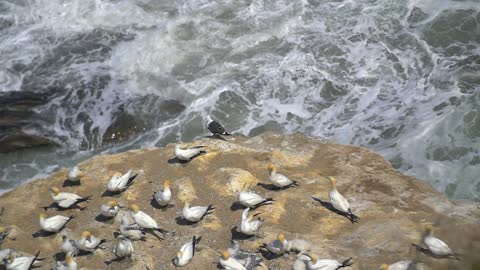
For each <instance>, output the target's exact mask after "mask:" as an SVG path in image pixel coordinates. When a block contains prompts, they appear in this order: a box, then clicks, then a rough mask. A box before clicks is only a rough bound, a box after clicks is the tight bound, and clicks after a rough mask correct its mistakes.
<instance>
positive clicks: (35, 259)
mask: <svg viewBox="0 0 480 270" xmlns="http://www.w3.org/2000/svg"><path fill="white" fill-rule="evenodd" d="M38 256H40V250H39V251H37V253H35V256H34V257H33V260H32V262H31V263H30V266H29V267H28V268H27V269H31V268H32V267H33V264H34V263H35V261H37V260H38Z"/></svg>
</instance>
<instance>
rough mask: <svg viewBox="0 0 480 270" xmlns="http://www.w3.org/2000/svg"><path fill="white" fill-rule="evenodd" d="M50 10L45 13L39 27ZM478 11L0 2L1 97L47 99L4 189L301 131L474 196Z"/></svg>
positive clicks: (478, 188) (477, 192)
mask: <svg viewBox="0 0 480 270" xmlns="http://www.w3.org/2000/svg"><path fill="white" fill-rule="evenodd" d="M44 14H50V15H49V16H44ZM479 29H480V15H479V6H478V1H473V0H472V1H449V0H441V1H414V0H410V1H406V0H405V1H322V0H310V1H269V0H254V1H248V2H246V1H229V0H223V1H209V0H202V1H198V0H197V1H193V0H177V1H153V0H151V1H149V0H142V1H140V0H126V1H107V0H77V1H67V2H65V1H61V0H48V1H47V0H22V1H15V2H13V1H10V2H2V3H0V34H2V35H3V36H4V37H5V38H4V39H2V40H1V41H0V53H1V55H2V56H1V57H0V91H4V92H5V91H32V92H34V93H36V94H38V95H41V96H44V97H48V98H47V100H48V102H46V103H45V104H40V105H38V106H35V107H34V108H33V109H32V110H33V111H34V113H35V114H34V116H33V120H32V124H29V125H26V126H24V127H23V128H22V130H24V131H25V132H27V133H28V134H33V135H35V136H40V137H45V138H48V139H49V140H52V141H53V142H55V143H56V144H57V145H58V147H53V148H42V149H30V150H29V149H27V150H21V151H18V152H13V153H8V154H0V157H1V158H2V164H0V170H1V171H2V174H1V177H0V184H1V186H0V188H3V189H8V188H11V187H13V186H15V185H16V184H18V183H20V182H22V181H25V180H26V179H33V178H37V177H43V176H45V175H46V174H48V173H50V172H53V171H55V170H57V169H59V168H62V167H68V166H71V165H72V164H75V163H77V162H79V161H81V160H84V159H86V158H88V157H90V156H92V155H95V154H99V153H111V152H117V151H123V150H128V149H132V148H139V147H151V146H161V145H165V144H166V143H170V142H175V141H190V140H193V139H195V138H198V137H200V136H203V135H204V134H206V132H207V131H206V128H205V124H206V123H205V121H206V120H205V119H206V115H207V114H212V115H213V116H214V117H215V118H217V119H218V120H220V121H221V122H223V124H224V125H225V127H226V128H227V129H228V130H230V131H233V132H236V133H242V134H246V135H255V134H259V133H260V132H262V131H266V130H272V131H275V132H282V133H293V132H303V133H306V134H310V135H313V136H319V137H325V138H329V139H332V140H335V141H337V142H340V143H349V144H355V145H360V146H366V147H368V148H371V149H374V150H376V151H378V152H380V153H381V154H382V155H383V156H384V157H385V158H386V159H388V160H389V161H390V162H391V163H392V165H393V166H394V167H395V168H397V169H399V170H400V171H402V172H404V173H407V174H409V175H413V176H416V177H418V178H420V179H424V180H426V181H428V182H430V183H431V184H432V185H433V186H435V187H436V188H437V189H438V190H440V191H442V192H445V193H446V194H447V195H448V196H449V197H451V198H479V197H480V184H479V183H478V180H477V176H478V175H479V174H480V153H479V152H478V151H479V150H478V147H477V146H478V145H479V139H480V117H479V116H478V115H479V112H480V98H479V94H478V93H479V90H480V83H479V82H480V76H479V75H478V74H480V73H479V69H480V57H478V55H479V54H480V46H479V44H480V40H479V39H478V37H479V36H480V32H479Z"/></svg>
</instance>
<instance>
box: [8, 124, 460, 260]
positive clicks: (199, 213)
mask: <svg viewBox="0 0 480 270" xmlns="http://www.w3.org/2000/svg"><path fill="white" fill-rule="evenodd" d="M207 128H208V129H209V130H210V131H211V132H212V133H213V134H214V136H220V135H230V134H229V133H228V132H227V131H226V130H225V128H223V126H222V125H221V124H220V123H218V122H217V121H214V120H212V119H211V117H210V116H208V124H207ZM205 148H206V147H205V146H193V147H192V146H189V145H188V144H177V145H176V146H175V157H176V159H178V160H179V161H186V162H188V161H191V160H192V159H193V158H195V157H197V156H199V155H202V154H204V153H206V151H205ZM267 169H268V171H269V180H270V182H271V183H272V184H273V185H274V186H275V187H277V189H278V190H283V189H287V188H290V187H294V186H298V185H299V184H298V183H297V182H296V181H293V180H291V179H290V178H289V177H287V176H285V175H283V174H281V173H279V172H278V170H277V167H276V166H275V165H273V164H271V165H269V166H268V167H267ZM83 176H85V172H84V171H83V170H81V169H79V168H78V167H77V166H75V167H73V168H72V169H71V170H70V171H69V173H68V180H69V181H72V182H77V183H79V184H80V180H81V179H82V177H83ZM134 178H135V175H134V174H133V172H132V171H131V170H129V171H128V172H127V173H125V174H120V173H115V174H114V175H113V176H112V177H111V178H110V180H109V181H108V183H107V190H108V191H109V192H113V193H121V192H123V191H125V190H126V189H127V188H128V187H129V186H130V185H132V184H133V182H134V181H133V179H134ZM328 180H329V181H330V184H331V190H330V192H329V193H328V195H329V198H330V203H331V206H332V207H333V208H335V210H336V211H339V212H340V213H342V214H343V215H344V216H345V217H347V218H348V219H349V220H350V221H351V222H352V223H356V222H359V220H360V219H359V218H358V217H357V216H356V215H355V214H353V213H352V210H351V209H350V206H349V203H348V201H347V200H346V199H345V198H344V197H343V196H342V195H341V194H340V192H339V191H338V190H337V188H336V179H335V178H334V177H328ZM50 193H51V197H52V200H53V202H54V203H55V204H56V206H57V207H58V208H62V209H69V208H72V207H77V208H79V209H80V210H82V209H84V207H81V206H80V205H81V204H83V203H88V201H89V200H90V198H91V197H90V196H88V197H82V196H79V195H77V194H74V193H68V192H61V191H60V190H59V189H58V188H56V187H52V188H50ZM153 198H154V200H155V201H156V202H157V203H158V204H159V205H160V206H162V207H165V206H168V205H169V203H170V202H171V201H172V191H171V189H170V180H165V181H164V183H163V187H162V188H161V189H160V190H159V191H158V192H156V193H154V194H153ZM238 203H239V204H241V205H243V206H244V207H245V209H244V210H243V212H242V217H241V222H240V228H238V229H239V231H240V232H241V233H243V234H245V235H248V236H254V235H257V234H258V233H259V230H260V228H261V227H262V225H263V220H262V219H261V218H260V217H258V214H253V213H252V211H251V210H252V209H255V208H258V207H260V206H262V205H268V204H272V203H274V199H273V198H265V197H263V196H261V195H259V194H256V193H254V192H253V191H250V190H249V187H248V186H247V185H246V186H244V187H243V188H242V190H241V191H239V193H238ZM121 208H123V207H122V206H120V205H119V203H118V202H117V201H116V200H111V201H109V202H107V203H106V204H103V205H101V206H100V214H101V215H102V216H103V217H105V218H113V217H115V216H116V215H117V214H118V213H119V212H120V209H121ZM214 209H215V208H214V207H213V206H212V205H208V206H191V205H190V204H189V203H188V202H185V204H184V208H183V211H182V218H183V219H185V220H187V221H188V222H191V223H192V224H193V223H196V222H199V221H201V220H202V219H203V218H204V217H205V216H206V215H208V214H210V213H211V212H212V211H213V210H214ZM129 210H130V216H131V218H132V219H133V221H134V223H130V221H129V219H128V217H127V216H125V215H123V216H122V217H121V224H120V227H119V229H118V231H115V233H114V235H115V238H116V242H115V244H114V247H113V255H114V256H115V260H123V259H130V258H131V257H132V254H133V253H134V245H133V242H132V241H136V240H143V239H145V238H146V233H147V232H150V233H152V234H153V235H155V236H157V237H158V238H159V239H162V237H163V235H165V234H169V233H171V232H169V231H167V230H165V229H162V228H160V226H159V225H158V223H157V222H156V221H155V220H154V219H153V218H152V217H151V216H149V215H148V214H147V213H145V212H143V211H141V210H140V208H139V207H138V206H137V205H135V204H132V205H130V207H129ZM73 218H74V216H68V217H67V216H62V215H54V216H50V217H47V215H46V214H45V213H43V212H42V213H40V215H39V224H40V228H41V230H42V231H43V232H46V233H52V234H55V233H58V232H60V231H62V230H63V229H64V228H65V227H66V225H67V223H68V222H69V221H71V220H72V219H73ZM157 232H158V233H160V234H161V235H158V234H157ZM9 233H10V229H8V228H6V227H0V245H1V244H2V243H3V240H4V239H5V238H6V237H7V236H8V234H9ZM200 240H201V237H197V236H193V237H192V239H191V241H189V242H187V243H185V244H184V245H182V247H181V248H180V249H179V250H178V252H177V254H176V256H175V258H173V259H172V263H173V264H174V265H175V266H176V267H182V266H185V265H187V264H189V263H190V262H191V261H192V259H193V257H194V256H195V248H196V246H197V245H198V243H199V242H200ZM105 241H106V240H105V239H99V238H97V237H95V236H94V235H92V233H91V232H89V231H84V232H82V233H81V237H80V239H77V240H74V239H70V238H69V237H68V236H67V235H66V234H64V235H62V244H61V246H60V249H61V251H62V252H63V253H64V254H65V259H64V260H63V261H57V262H56V264H55V265H54V267H53V269H56V270H76V269H78V265H77V263H76V261H75V259H74V258H75V256H76V255H78V254H79V253H94V252H95V251H96V250H97V249H98V248H100V247H101V246H102V244H103V243H104V242H105ZM422 243H423V245H424V247H421V246H417V245H415V246H416V247H417V249H423V250H425V251H427V252H429V253H430V254H431V255H432V256H433V257H436V258H451V259H457V260H459V257H458V254H455V253H453V251H452V250H451V249H450V248H449V247H448V245H447V244H446V243H445V242H443V241H442V240H440V239H438V238H436V237H434V236H433V228H432V226H430V225H428V226H426V227H425V234H424V236H423V240H422ZM259 251H264V252H268V253H269V254H270V255H272V256H281V255H283V254H288V253H292V252H294V253H296V254H297V260H296V261H295V263H294V264H293V266H292V269H294V270H300V269H309V270H320V269H321V270H336V269H340V268H343V267H349V266H351V265H352V264H353V262H352V258H348V259H346V260H343V261H337V260H331V259H319V258H318V256H317V255H315V254H312V253H311V252H310V251H311V249H310V243H309V242H308V241H306V240H303V239H291V240H287V239H286V238H285V236H284V235H283V234H282V233H280V234H278V236H277V237H276V239H275V240H273V241H271V242H270V243H264V244H263V245H262V246H261V247H260V250H259ZM218 253H219V255H220V258H219V261H218V263H219V265H220V266H221V267H223V269H226V270H252V269H255V268H256V267H257V266H259V265H261V264H262V263H263V262H262V261H263V260H262V259H261V258H259V257H257V253H256V252H253V251H247V250H242V249H241V248H240V245H239V243H238V242H237V241H235V240H232V241H231V247H229V248H228V249H224V250H218ZM262 253H263V252H262ZM39 254H40V251H39V252H37V253H36V254H35V255H34V256H22V255H20V253H18V252H16V251H14V250H11V249H0V262H1V263H3V265H4V267H5V268H6V269H7V270H29V269H32V268H34V267H36V266H38V265H39V264H40V263H41V260H42V258H40V257H39ZM108 263H109V262H107V264H108ZM418 263H419V262H418V261H416V260H404V261H399V262H395V263H392V264H390V265H388V264H382V265H381V266H380V269H381V270H408V269H416V268H415V265H417V264H418ZM147 269H148V268H147Z"/></svg>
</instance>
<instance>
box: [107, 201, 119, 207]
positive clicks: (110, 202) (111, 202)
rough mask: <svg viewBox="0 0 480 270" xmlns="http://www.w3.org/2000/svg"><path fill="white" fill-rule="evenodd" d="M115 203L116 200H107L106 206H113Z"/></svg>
mask: <svg viewBox="0 0 480 270" xmlns="http://www.w3.org/2000/svg"><path fill="white" fill-rule="evenodd" d="M117 205H118V202H117V200H111V201H109V202H108V206H110V207H115V206H117Z"/></svg>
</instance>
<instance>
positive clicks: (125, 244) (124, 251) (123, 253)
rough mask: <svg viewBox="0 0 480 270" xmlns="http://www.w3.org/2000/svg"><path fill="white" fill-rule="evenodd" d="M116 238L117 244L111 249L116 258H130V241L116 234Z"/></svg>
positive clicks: (131, 244) (131, 250) (131, 251)
mask: <svg viewBox="0 0 480 270" xmlns="http://www.w3.org/2000/svg"><path fill="white" fill-rule="evenodd" d="M115 235H116V238H117V243H116V244H115V247H114V248H113V253H114V254H115V256H117V258H122V259H124V258H130V257H132V254H133V243H132V241H131V240H130V239H128V238H126V237H125V236H123V235H121V234H119V233H118V232H117V233H115Z"/></svg>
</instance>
